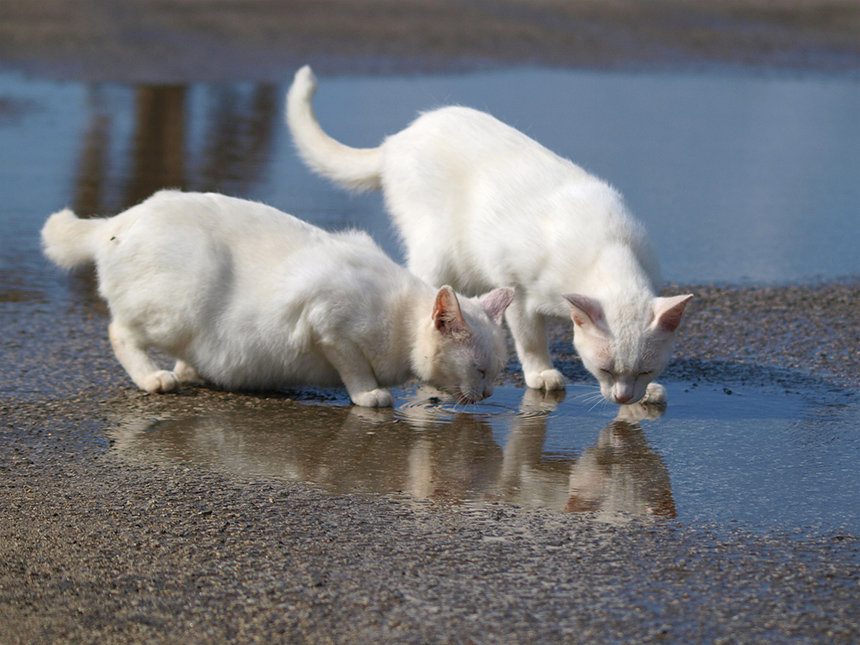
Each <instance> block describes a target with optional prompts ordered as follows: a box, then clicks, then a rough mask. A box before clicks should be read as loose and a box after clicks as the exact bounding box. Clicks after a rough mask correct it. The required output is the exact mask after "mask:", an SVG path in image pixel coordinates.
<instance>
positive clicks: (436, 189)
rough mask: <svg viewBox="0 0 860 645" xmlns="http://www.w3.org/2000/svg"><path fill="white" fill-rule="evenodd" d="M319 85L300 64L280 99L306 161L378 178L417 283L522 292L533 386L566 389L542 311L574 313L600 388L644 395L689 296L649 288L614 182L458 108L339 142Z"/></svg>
mask: <svg viewBox="0 0 860 645" xmlns="http://www.w3.org/2000/svg"><path fill="white" fill-rule="evenodd" d="M315 90H316V81H315V79H314V76H313V73H312V72H311V70H310V68H309V67H303V68H302V69H300V70H299V71H298V73H297V74H296V78H295V81H294V83H293V86H292V87H291V88H290V92H289V96H288V109H287V120H288V123H289V126H290V129H291V131H292V133H293V137H294V139H295V143H296V147H297V148H298V150H299V152H300V154H301V156H302V158H303V159H305V161H306V162H307V163H308V164H309V165H310V166H311V167H312V168H313V169H314V170H315V171H316V172H318V173H320V174H323V175H325V176H327V177H330V178H332V179H334V180H336V181H338V182H340V183H343V184H345V185H347V186H348V187H350V188H353V189H360V188H362V187H374V186H376V185H380V186H381V187H382V190H383V192H384V196H385V200H386V203H387V206H388V209H389V211H390V213H391V216H392V218H393V219H394V222H395V224H396V225H397V228H398V230H399V232H400V234H401V236H402V238H403V241H404V243H405V246H406V252H407V259H408V266H409V268H410V269H411V270H412V271H413V272H414V273H415V274H416V275H418V276H419V277H421V278H422V279H424V280H426V281H427V282H429V283H431V284H435V285H439V284H452V285H454V287H455V288H457V289H458V290H461V291H463V292H464V293H478V292H481V291H484V290H486V289H489V288H492V287H497V286H500V285H510V286H514V287H515V288H516V296H515V297H514V300H513V302H512V304H511V306H510V307H509V308H508V310H507V313H506V317H507V320H508V324H509V325H510V328H511V332H512V334H513V337H514V341H515V343H516V348H517V353H518V355H519V358H520V362H521V363H522V366H523V372H524V375H525V379H526V383H527V385H528V386H529V387H533V388H546V389H561V388H563V387H564V377H563V376H562V374H561V373H560V372H559V371H558V370H556V369H554V368H553V365H552V362H551V360H550V357H549V350H548V345H547V333H546V321H545V317H546V316H561V317H566V316H569V315H570V316H571V317H572V319H573V321H574V346H575V347H576V349H577V351H578V352H579V355H580V357H581V358H582V361H583V363H584V365H585V366H586V367H587V368H588V369H589V371H591V372H592V374H594V375H595V376H596V377H597V379H598V381H599V382H600V386H601V391H602V392H603V395H604V396H605V397H606V398H607V399H608V400H609V401H612V402H614V403H634V402H636V401H639V400H640V399H642V398H643V397H644V396H645V395H646V388H647V386H648V385H649V383H650V382H651V380H652V379H653V378H654V377H656V376H657V375H658V374H659V373H660V372H661V371H662V370H663V368H664V367H665V365H666V363H667V362H668V360H669V358H670V356H671V352H672V347H673V344H674V338H675V330H676V329H677V327H678V324H680V319H681V314H682V313H683V310H684V307H685V305H686V303H687V301H688V300H689V299H690V298H691V297H692V296H676V297H673V298H659V297H657V296H656V293H657V289H658V287H659V285H660V281H661V280H660V271H659V266H658V262H657V258H656V256H655V254H654V252H653V250H652V248H651V245H650V243H649V242H648V239H647V235H646V233H645V231H644V229H643V227H642V226H641V225H640V224H639V223H638V222H637V221H636V220H635V219H634V218H633V217H632V216H631V215H630V213H629V212H628V209H627V207H626V205H625V203H624V200H623V199H622V197H621V195H620V194H619V193H618V192H617V191H616V190H614V189H613V188H612V187H610V186H609V185H607V184H606V183H604V182H603V181H601V180H600V179H597V178H596V177H593V176H592V175H589V174H588V173H587V172H585V171H584V170H583V169H582V168H580V167H578V166H576V165H574V164H573V163H572V162H570V161H568V160H567V159H563V158H561V157H559V156H557V155H555V154H554V153H552V152H550V151H549V150H547V149H546V148H544V147H543V146H541V145H540V144H538V143H537V142H535V141H533V140H532V139H530V138H529V137H527V136H526V135H524V134H522V133H521V132H518V131H517V130H515V129H513V128H511V127H509V126H507V125H504V124H503V123H501V122H499V121H497V120H496V119H494V118H493V117H491V116H489V115H488V114H484V113H482V112H478V111H475V110H471V109H468V108H463V107H447V108H442V109H438V110H435V111H432V112H428V113H425V114H423V115H422V116H421V117H419V118H418V119H417V120H416V121H415V122H414V123H413V124H412V125H410V126H409V127H408V128H406V129H405V130H403V131H401V132H399V133H397V134H395V135H392V136H390V137H388V138H387V139H385V141H384V142H383V143H382V145H381V146H379V147H378V148H373V149H362V150H356V149H351V148H347V147H346V146H344V145H343V144H340V143H337V142H335V141H334V140H332V139H331V138H330V137H329V136H328V135H326V134H325V133H324V132H323V131H322V129H321V128H320V126H319V124H318V122H317V120H316V118H315V117H314V115H313V109H312V106H311V99H312V98H313V95H314V92H315ZM563 294H566V295H565V297H566V298H567V300H568V302H565V298H563V297H562V295H563ZM651 394H659V396H660V397H665V391H661V390H660V389H659V388H652V389H651ZM649 396H650V394H649Z"/></svg>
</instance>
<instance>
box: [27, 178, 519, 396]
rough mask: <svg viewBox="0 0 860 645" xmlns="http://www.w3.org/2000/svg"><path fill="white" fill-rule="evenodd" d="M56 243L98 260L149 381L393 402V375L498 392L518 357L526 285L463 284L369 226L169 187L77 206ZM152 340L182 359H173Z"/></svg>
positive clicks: (76, 261)
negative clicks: (513, 348) (394, 247)
mask: <svg viewBox="0 0 860 645" xmlns="http://www.w3.org/2000/svg"><path fill="white" fill-rule="evenodd" d="M42 244H43V249H44V252H45V254H46V255H47V256H48V258H50V259H51V260H52V261H53V262H54V263H56V264H57V265H58V266H60V267H62V268H64V269H71V268H73V267H76V266H79V265H82V264H85V263H90V262H94V263H95V266H96V271H97V275H98V283H99V292H100V293H101V295H102V296H103V297H104V298H105V299H106V300H107V302H108V305H109V307H110V313H111V323H110V326H109V328H108V333H109V337H110V341H111V345H112V346H113V349H114V352H115V354H116V357H117V359H119V362H120V363H121V364H122V366H123V367H124V368H125V370H126V371H127V372H128V374H129V376H130V377H131V379H132V380H133V381H134V382H135V384H136V385H137V386H138V387H140V388H141V389H143V390H146V391H148V392H170V391H173V390H176V389H178V388H179V386H180V384H182V383H188V382H197V381H201V380H205V381H209V382H211V383H214V384H216V385H218V386H221V387H224V388H227V389H278V388H283V387H288V386H296V385H323V386H336V385H341V384H343V385H345V386H346V389H347V391H348V392H349V396H350V398H351V399H352V401H353V403H355V404H356V405H360V406H366V407H385V406H391V405H393V402H394V399H393V397H392V395H391V392H390V391H389V390H388V389H387V388H388V387H391V386H394V385H398V384H402V383H405V382H406V381H409V380H411V379H413V378H417V379H420V380H422V381H424V382H426V383H429V384H431V385H433V386H435V387H437V388H438V389H440V390H442V391H444V392H447V393H449V394H452V395H453V396H455V397H456V398H457V400H458V401H459V402H461V403H467V402H473V401H478V400H481V399H484V398H485V397H487V396H489V395H490V394H491V393H492V390H493V381H494V379H495V378H496V376H497V375H498V373H499V371H500V369H501V368H502V367H503V365H504V357H505V345H504V331H503V329H502V327H501V321H502V316H503V314H504V311H505V308H506V307H507V306H508V304H509V303H510V301H511V299H512V298H513V289H510V288H499V289H494V290H492V291H490V292H489V293H487V294H485V295H483V296H482V297H480V298H471V299H469V298H458V297H457V295H456V294H455V293H454V291H453V290H452V289H451V287H449V286H442V287H441V288H438V289H436V288H433V287H431V286H429V285H427V284H426V283H424V282H422V281H421V280H420V279H419V278H417V277H415V276H413V275H412V274H410V273H409V272H408V271H407V270H406V269H404V268H403V267H400V266H399V265H397V264H396V263H395V262H394V261H393V260H391V259H390V258H389V257H388V256H387V255H385V254H384V253H383V252H382V250H381V249H379V247H378V246H377V245H376V244H375V243H374V242H373V241H372V240H371V239H370V237H369V236H368V235H366V234H365V233H361V232H357V231H347V232H342V233H328V232H326V231H323V230H322V229H319V228H317V227H315V226H311V225H310V224H307V223H305V222H303V221H301V220H299V219H296V218H295V217H292V216H290V215H287V214H286V213H282V212H281V211H279V210H276V209H275V208H271V207H269V206H265V205H263V204H259V203H255V202H251V201H247V200H244V199H237V198H233V197H227V196H224V195H218V194H212V193H209V194H200V193H182V192H178V191H161V192H158V193H156V194H155V195H153V196H152V197H150V198H149V199H147V200H146V201H144V202H143V203H141V204H139V205H137V206H134V207H132V208H130V209H128V210H127V211H125V212H123V213H120V214H119V215H116V216H115V217H112V218H94V219H80V218H78V217H76V216H75V214H74V213H72V212H71V211H70V210H68V209H66V210H63V211H60V212H59V213H55V214H54V215H52V216H51V217H50V218H49V219H48V221H47V222H46V223H45V226H44V227H43V229H42ZM150 347H155V348H158V349H161V350H163V351H164V352H166V353H167V354H169V355H170V356H172V357H173V358H175V359H177V362H176V366H175V368H174V369H173V370H164V369H160V368H159V367H157V366H156V365H155V363H154V362H153V361H152V359H151V358H150V357H149V355H148V354H147V349H148V348H150Z"/></svg>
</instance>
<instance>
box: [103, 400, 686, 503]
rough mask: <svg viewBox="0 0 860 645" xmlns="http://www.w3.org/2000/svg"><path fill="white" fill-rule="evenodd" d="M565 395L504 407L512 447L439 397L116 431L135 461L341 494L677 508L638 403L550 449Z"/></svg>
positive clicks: (136, 421)
mask: <svg viewBox="0 0 860 645" xmlns="http://www.w3.org/2000/svg"><path fill="white" fill-rule="evenodd" d="M562 398H563V393H561V394H556V393H550V395H547V394H546V393H541V392H537V391H535V390H528V391H526V392H525V393H524V396H523V400H522V402H521V404H520V407H519V410H518V411H517V412H516V414H513V415H510V414H509V416H507V417H506V418H508V420H509V423H510V431H509V433H508V436H507V438H506V442H505V445H504V448H502V447H501V446H499V444H498V443H497V442H496V440H495V439H494V437H493V428H492V427H491V424H490V420H491V419H490V418H489V417H488V416H487V415H481V414H470V413H459V414H457V413H446V414H445V415H440V413H439V408H438V407H437V406H434V405H432V404H429V403H427V404H425V405H420V404H410V405H406V406H402V407H401V408H400V409H398V410H397V411H396V412H394V411H392V410H369V409H365V408H358V407H354V406H352V407H326V406H313V405H304V404H300V403H294V402H289V401H284V400H281V401H279V402H278V403H277V404H275V405H270V406H265V407H264V408H260V407H250V408H249V407H246V406H245V404H244V403H242V402H241V401H237V408H235V409H232V410H219V411H217V412H213V413H212V414H200V415H189V416H185V417H179V418H167V419H162V420H159V421H153V420H152V419H151V418H149V417H147V415H145V414H138V413H130V414H129V415H128V416H127V417H126V418H123V419H119V420H118V422H117V423H116V425H115V429H114V430H113V431H112V433H111V435H112V440H113V448H114V450H115V451H116V452H117V453H119V454H120V455H122V456H123V457H125V458H129V459H133V460H136V461H146V462H158V463H166V464H176V463H193V464H197V465H203V466H208V467H214V468H216V469H222V468H226V469H227V470H229V471H231V472H235V473H238V474H243V475H254V476H271V477H278V478H286V479H290V480H294V481H304V482H310V483H314V484H317V485H319V486H322V487H323V488H325V489H327V490H329V491H333V492H338V493H348V492H363V493H378V494H391V493H405V494H408V495H409V496H411V497H413V498H415V499H419V500H430V501H436V502H444V503H446V504H461V503H466V502H485V501H501V502H506V503H511V504H517V505H520V506H524V507H527V508H535V507H543V508H551V509H554V510H558V511H563V512H582V511H591V512H595V513H596V514H597V515H598V516H602V517H603V518H607V519H608V518H609V517H610V516H611V517H615V516H617V517H631V516H651V515H655V516H666V517H674V515H675V510H674V502H673V501H672V491H671V484H670V481H669V473H668V470H667V469H666V466H665V465H664V463H663V461H662V459H661V458H660V457H659V455H657V454H656V453H655V452H654V451H653V449H652V448H651V447H650V446H649V445H648V442H647V440H646V439H645V436H644V433H643V432H642V430H641V428H640V427H639V426H638V423H637V422H636V421H635V415H631V414H630V410H625V414H626V415H628V417H629V418H628V419H627V420H622V419H616V420H615V421H613V422H612V423H610V424H609V425H608V426H607V428H605V429H604V430H603V431H601V433H600V436H599V438H598V441H597V443H596V444H595V445H594V446H592V447H590V448H588V449H586V450H585V451H584V452H583V453H582V454H581V455H580V456H579V457H578V458H576V459H572V458H571V457H569V456H555V455H548V454H546V453H545V452H544V442H545V437H546V429H547V420H548V417H549V416H550V414H551V413H552V412H553V411H554V410H555V408H556V406H557V404H558V402H559V401H560V400H561V399H562ZM640 407H641V406H640ZM650 413H651V412H650V411H646V412H645V414H650ZM642 416H644V415H640V416H639V418H642ZM570 421H571V423H573V422H575V420H573V419H571V420H570Z"/></svg>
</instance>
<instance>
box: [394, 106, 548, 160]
mask: <svg viewBox="0 0 860 645" xmlns="http://www.w3.org/2000/svg"><path fill="white" fill-rule="evenodd" d="M385 145H386V147H389V148H392V147H395V146H396V147H398V148H405V147H413V148H417V147H421V148H427V147H428V146H430V147H432V146H434V145H437V146H440V147H442V146H444V147H447V148H450V147H452V146H453V147H454V148H457V149H459V150H471V151H473V152H475V153H480V152H482V151H487V152H490V151H500V150H507V151H513V150H518V151H520V152H522V151H523V148H524V147H525V148H526V149H533V150H535V151H537V150H544V149H543V146H541V145H540V144H539V143H537V142H536V141H534V140H533V139H530V138H529V137H528V136H526V135H525V134H523V133H522V132H520V131H519V130H517V129H516V128H513V127H511V126H509V125H507V124H505V123H503V122H501V121H499V120H498V119H497V118H495V117H494V116H492V115H490V114H487V113H486V112H481V111H480V110H475V109H473V108H469V107H464V106H460V105H451V106H447V107H442V108H438V109H436V110H431V111H428V112H424V113H422V114H421V115H420V116H419V117H418V118H417V119H416V120H415V121H413V123H412V124H411V125H410V126H409V127H408V128H406V129H405V130H402V131H401V132H399V133H397V134H395V135H392V136H391V137H389V138H388V139H386V142H385Z"/></svg>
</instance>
